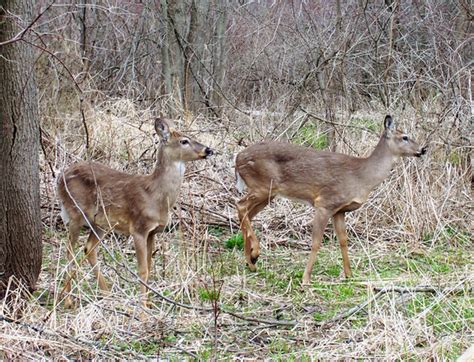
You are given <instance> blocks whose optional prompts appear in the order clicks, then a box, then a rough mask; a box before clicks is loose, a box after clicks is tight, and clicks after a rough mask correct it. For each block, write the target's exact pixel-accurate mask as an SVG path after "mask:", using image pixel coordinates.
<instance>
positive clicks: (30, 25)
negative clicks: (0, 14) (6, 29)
mask: <svg viewBox="0 0 474 362" xmlns="http://www.w3.org/2000/svg"><path fill="white" fill-rule="evenodd" d="M55 2H56V1H53V2H51V4H49V5H48V6H47V7H46V8H45V9H44V10H43V11H42V12H40V13H39V14H38V15H37V16H36V18H34V19H33V21H32V22H31V23H30V24H29V25H28V26H27V27H26V28H25V29H23V30H22V31H20V32H19V33H18V34H17V35H15V36H14V37H13V38H12V39H9V40H7V41H4V42H1V43H0V47H1V46H3V45H7V44H11V43H14V42H17V41H20V40H24V39H23V37H24V36H25V34H26V33H27V31H28V30H30V29H31V28H32V27H33V25H35V23H36V22H37V21H38V20H39V18H41V16H43V14H44V13H45V12H47V11H48V10H49V8H50V7H51V6H53V4H54V3H55Z"/></svg>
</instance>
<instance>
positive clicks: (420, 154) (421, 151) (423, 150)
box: [415, 146, 428, 157]
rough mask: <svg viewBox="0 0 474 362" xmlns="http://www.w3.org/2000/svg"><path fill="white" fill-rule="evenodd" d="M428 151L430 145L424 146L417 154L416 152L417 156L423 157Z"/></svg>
mask: <svg viewBox="0 0 474 362" xmlns="http://www.w3.org/2000/svg"><path fill="white" fill-rule="evenodd" d="M426 151H428V146H424V147H422V148H421V150H420V151H419V152H418V153H417V154H415V156H416V157H421V156H423V155H424V154H425V153H426Z"/></svg>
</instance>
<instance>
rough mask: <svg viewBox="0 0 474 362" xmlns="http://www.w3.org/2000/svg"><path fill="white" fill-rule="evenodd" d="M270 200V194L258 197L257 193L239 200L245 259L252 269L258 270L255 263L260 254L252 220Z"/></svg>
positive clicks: (238, 206) (238, 208)
mask: <svg viewBox="0 0 474 362" xmlns="http://www.w3.org/2000/svg"><path fill="white" fill-rule="evenodd" d="M269 201H270V198H269V196H268V195H262V196H260V197H258V196H257V195H254V194H249V195H247V196H245V197H244V198H242V199H241V200H240V201H239V202H237V211H238V214H239V220H240V229H241V230H242V236H243V238H244V253H245V259H246V261H247V265H248V267H249V269H250V270H251V271H256V270H257V267H256V265H255V263H256V262H257V260H258V257H259V256H260V243H259V241H258V239H257V236H256V235H255V232H254V231H253V228H252V224H251V223H250V222H251V221H252V219H253V217H254V216H255V215H257V214H258V213H259V212H260V211H261V210H262V209H263V208H264V207H265V206H266V205H267V204H268V202H269Z"/></svg>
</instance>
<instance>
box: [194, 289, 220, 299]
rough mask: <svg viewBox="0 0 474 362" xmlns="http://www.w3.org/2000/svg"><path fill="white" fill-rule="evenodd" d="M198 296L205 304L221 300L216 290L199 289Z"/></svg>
mask: <svg viewBox="0 0 474 362" xmlns="http://www.w3.org/2000/svg"><path fill="white" fill-rule="evenodd" d="M198 294H199V299H201V300H202V301H205V302H210V301H213V300H219V291H218V290H215V289H209V288H199V289H198Z"/></svg>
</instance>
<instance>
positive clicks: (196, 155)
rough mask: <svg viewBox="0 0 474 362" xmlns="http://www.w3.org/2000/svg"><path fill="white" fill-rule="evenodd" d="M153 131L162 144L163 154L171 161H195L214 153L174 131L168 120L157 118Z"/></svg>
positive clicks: (171, 123)
mask: <svg viewBox="0 0 474 362" xmlns="http://www.w3.org/2000/svg"><path fill="white" fill-rule="evenodd" d="M155 130H156V133H157V134H158V136H159V137H160V138H161V140H162V142H163V152H166V154H167V156H168V157H169V158H170V159H172V160H175V161H183V162H187V161H195V160H199V159H203V158H207V157H209V156H211V155H212V154H213V153H214V152H213V151H212V149H210V148H209V147H207V146H204V145H203V144H201V143H199V142H198V141H196V140H194V139H192V138H190V137H188V136H186V135H184V134H182V133H181V132H179V131H177V130H176V129H174V127H173V122H172V121H171V120H169V119H166V118H163V117H160V118H157V119H156V120H155Z"/></svg>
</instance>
